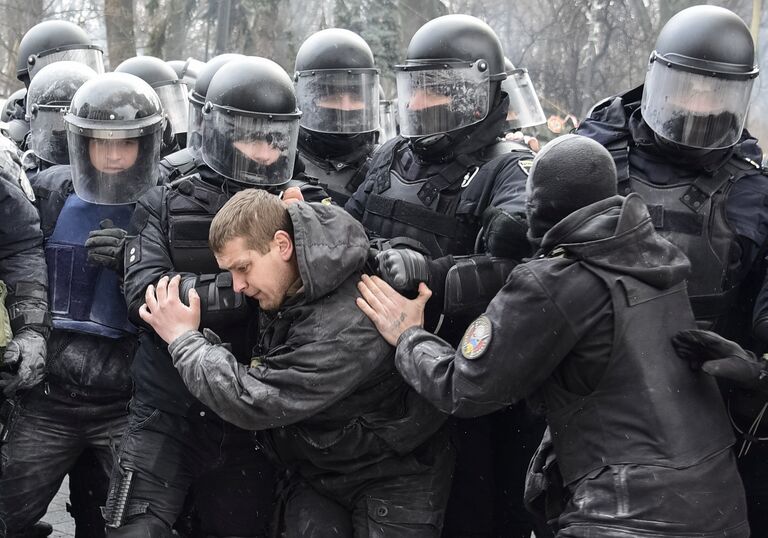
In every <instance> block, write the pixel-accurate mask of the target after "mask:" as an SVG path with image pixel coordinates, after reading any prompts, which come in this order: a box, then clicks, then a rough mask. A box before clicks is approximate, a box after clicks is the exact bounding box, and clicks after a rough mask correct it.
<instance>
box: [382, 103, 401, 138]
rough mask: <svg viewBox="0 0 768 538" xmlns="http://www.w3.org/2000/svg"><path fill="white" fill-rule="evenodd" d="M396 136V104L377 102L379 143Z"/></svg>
mask: <svg viewBox="0 0 768 538" xmlns="http://www.w3.org/2000/svg"><path fill="white" fill-rule="evenodd" d="M396 136H397V103H396V102H395V101H379V143H380V144H383V143H384V142H386V141H387V140H390V139H392V138H395V137H396Z"/></svg>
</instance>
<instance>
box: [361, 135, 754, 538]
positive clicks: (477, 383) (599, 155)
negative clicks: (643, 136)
mask: <svg viewBox="0 0 768 538" xmlns="http://www.w3.org/2000/svg"><path fill="white" fill-rule="evenodd" d="M528 184H529V198H528V210H527V213H528V223H529V237H530V238H531V241H532V243H533V244H534V245H536V247H537V249H538V250H537V253H536V256H535V257H534V259H532V260H530V261H528V262H527V263H523V264H521V265H518V266H517V267H516V268H515V269H514V270H513V271H512V273H511V275H510V277H509V280H508V281H507V284H506V285H505V286H504V288H503V289H502V290H501V291H500V292H499V293H498V294H497V296H496V297H495V298H494V299H493V301H492V302H491V304H490V305H489V306H488V308H487V310H486V311H485V313H484V314H483V315H481V316H480V317H478V318H477V319H476V320H475V321H474V322H473V323H472V324H471V325H470V326H469V328H468V329H467V331H466V333H465V335H464V337H463V338H462V340H461V343H460V345H459V346H458V347H457V348H455V349H454V348H453V347H452V346H450V345H449V344H448V343H447V342H445V341H443V340H441V339H440V338H439V337H437V336H435V335H433V334H430V333H428V332H426V331H425V330H423V329H421V328H420V327H419V325H420V317H421V314H422V312H423V305H424V303H425V302H426V300H427V299H428V298H429V293H428V290H427V289H426V288H423V287H422V288H421V289H420V293H419V298H418V299H417V300H416V301H411V302H409V301H407V300H405V299H404V298H403V297H402V296H400V295H398V294H396V293H394V292H393V290H391V288H389V289H388V288H387V287H386V285H385V284H384V283H383V282H382V281H375V280H371V279H365V278H364V280H363V283H362V284H361V286H360V288H361V292H362V294H363V298H364V299H365V302H363V301H362V300H359V301H358V305H359V306H360V307H361V308H362V309H363V310H364V311H365V312H367V313H368V314H369V317H371V319H373V320H374V322H375V323H376V325H377V327H378V328H379V330H380V331H381V332H382V334H383V335H384V337H385V338H386V339H387V340H388V341H389V342H390V343H392V344H393V345H394V344H396V345H397V351H396V357H395V361H396V364H397V367H398V369H399V371H400V373H401V374H402V375H403V377H404V378H405V379H406V380H407V381H408V382H409V383H410V384H411V385H412V386H413V387H414V388H416V390H417V391H418V392H419V393H420V394H421V395H422V396H424V397H426V398H427V399H428V400H430V401H431V402H432V403H434V404H435V405H437V406H438V408H439V409H441V410H443V411H445V412H449V413H452V414H457V415H460V416H475V415H478V414H484V413H487V412H489V411H493V410H494V409H499V408H500V407H503V406H504V405H505V404H507V403H509V402H513V401H516V400H519V399H521V398H529V400H531V401H532V402H536V405H537V407H541V408H542V409H543V410H544V411H545V412H546V416H547V422H548V423H549V429H550V431H551V435H549V436H547V438H545V439H547V442H548V444H549V445H550V447H551V450H550V451H552V452H553V453H554V456H555V457H556V461H557V468H558V469H559V473H558V474H556V475H555V474H552V475H550V476H548V478H549V486H550V488H553V489H557V488H560V490H561V491H560V493H562V495H557V496H555V495H553V494H554V493H557V492H556V491H552V490H550V491H549V493H550V495H551V496H550V499H549V500H550V501H557V502H558V503H560V506H558V507H557V510H555V511H554V512H553V513H552V512H550V514H549V516H550V517H551V518H553V520H554V521H555V522H556V527H557V532H558V533H557V536H558V537H563V538H565V537H576V536H601V537H602V536H605V537H619V536H641V535H644V536H659V537H661V536H670V537H672V536H681V535H694V534H696V535H700V536H716V535H722V534H727V535H729V536H730V535H732V536H740V537H747V536H749V527H748V525H747V522H746V514H745V512H744V510H745V499H744V492H743V488H742V485H741V481H740V479H739V476H738V473H737V472H736V466H735V461H734V456H733V454H732V452H731V451H730V450H729V448H730V446H731V445H732V443H733V435H732V433H731V431H730V426H729V423H728V418H727V415H726V413H725V409H724V406H723V403H722V400H721V399H720V397H719V394H718V391H717V386H716V384H715V383H714V381H713V380H712V379H711V378H709V377H707V376H706V375H704V374H701V373H696V372H692V371H691V370H690V369H689V368H688V365H687V364H685V362H684V361H681V360H679V359H678V358H677V357H675V352H674V350H673V347H672V342H671V337H672V336H674V335H675V334H676V333H677V331H678V330H679V329H690V328H692V327H694V326H695V325H694V318H693V314H692V312H691V308H690V304H689V302H688V297H687V294H686V292H685V290H686V287H685V279H686V277H687V275H688V274H689V272H690V264H689V262H688V259H687V258H686V257H685V255H684V254H683V253H682V252H681V250H680V249H678V248H677V247H675V246H673V245H672V244H671V243H670V242H668V241H666V240H664V239H663V238H662V237H661V236H660V235H659V234H656V233H654V230H653V224H652V221H651V217H650V215H649V214H648V210H647V209H646V207H645V205H644V203H643V201H642V199H641V198H640V197H639V196H638V195H636V194H630V195H629V196H628V197H626V198H624V197H621V196H616V195H615V193H616V168H615V166H614V164H613V160H612V158H611V156H610V154H609V153H608V152H607V151H606V150H605V149H604V148H603V147H601V146H600V145H599V144H597V143H596V142H594V141H592V140H589V139H587V138H585V137H581V136H576V135H566V136H564V137H560V138H558V139H556V140H555V141H553V142H551V143H550V144H549V145H548V146H545V148H544V149H543V150H542V151H541V152H540V153H539V155H538V156H537V157H536V159H535V160H534V163H533V167H532V168H531V174H530V177H529V183H528ZM422 286H423V285H422ZM393 319H394V320H399V321H400V322H399V323H392V321H391V320H393ZM659 387H663V388H665V389H666V390H659ZM544 447H545V445H543V447H542V448H544ZM539 456H542V454H539ZM547 461H548V462H549V465H548V466H547V467H548V468H549V470H550V471H551V470H552V461H551V457H548V458H547ZM534 470H536V471H538V470H539V468H538V466H537V467H535V468H534ZM548 506H549V507H552V508H554V507H555V505H554V502H553V503H550V504H549V505H548Z"/></svg>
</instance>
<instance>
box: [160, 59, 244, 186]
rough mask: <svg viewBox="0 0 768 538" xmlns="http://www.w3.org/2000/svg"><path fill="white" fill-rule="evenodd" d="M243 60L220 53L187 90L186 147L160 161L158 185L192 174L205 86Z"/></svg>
mask: <svg viewBox="0 0 768 538" xmlns="http://www.w3.org/2000/svg"><path fill="white" fill-rule="evenodd" d="M235 58H243V55H242V54H220V55H218V56H216V57H214V58H211V59H210V60H208V62H207V63H206V64H205V65H204V66H203V67H202V68H201V70H200V72H199V74H198V76H197V78H196V79H195V84H194V86H192V87H191V89H190V91H189V113H188V114H187V118H188V120H187V121H188V126H187V133H188V137H187V146H186V147H185V148H184V149H181V150H179V151H176V152H174V153H171V154H169V155H166V156H165V157H163V158H162V159H161V160H160V178H161V182H170V181H173V180H174V179H178V178H180V177H183V176H188V175H191V174H193V173H194V172H195V170H196V169H197V165H198V164H199V162H200V145H201V141H202V128H203V106H204V105H205V96H206V94H207V93H208V85H209V84H210V83H211V79H212V78H213V75H215V74H216V71H218V70H219V69H220V68H221V67H222V66H223V65H224V64H226V63H227V62H229V61H231V60H233V59H235Z"/></svg>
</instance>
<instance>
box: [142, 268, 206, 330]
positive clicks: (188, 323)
mask: <svg viewBox="0 0 768 538" xmlns="http://www.w3.org/2000/svg"><path fill="white" fill-rule="evenodd" d="M180 280H181V277H180V276H179V275H176V276H175V277H173V278H172V279H171V280H170V282H169V281H168V277H167V276H164V277H163V278H161V279H160V281H159V282H158V283H157V288H155V287H154V286H152V285H151V284H150V285H149V286H148V287H147V292H146V293H145V294H144V301H146V302H145V303H144V304H143V305H141V308H140V309H139V316H141V319H143V320H144V321H145V322H147V323H148V324H149V325H151V326H152V328H153V329H154V330H155V332H156V333H157V335H158V336H159V337H160V338H162V339H163V340H164V341H165V342H166V343H167V344H170V343H171V342H173V341H174V340H176V338H178V337H179V336H181V335H182V334H184V333H185V332H187V331H195V330H197V328H198V327H199V326H200V297H199V296H198V295H197V291H195V289H194V288H192V289H190V290H189V294H188V296H187V297H188V300H189V306H186V305H185V304H184V303H182V302H181V299H180V298H179V281H180Z"/></svg>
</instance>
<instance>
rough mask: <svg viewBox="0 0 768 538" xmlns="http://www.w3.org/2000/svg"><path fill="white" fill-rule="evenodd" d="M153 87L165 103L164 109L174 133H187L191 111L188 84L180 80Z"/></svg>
mask: <svg viewBox="0 0 768 538" xmlns="http://www.w3.org/2000/svg"><path fill="white" fill-rule="evenodd" d="M152 89H153V90H155V93H157V96H158V97H159V98H160V102H161V103H162V104H163V111H164V112H165V115H166V116H167V117H168V121H169V122H170V124H171V129H172V130H173V134H174V135H177V134H181V133H186V132H187V128H188V119H187V113H188V112H189V105H188V100H187V93H188V90H187V86H186V85H185V84H183V83H181V82H179V81H174V83H173V84H163V85H162V86H157V87H153V88H152Z"/></svg>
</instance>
